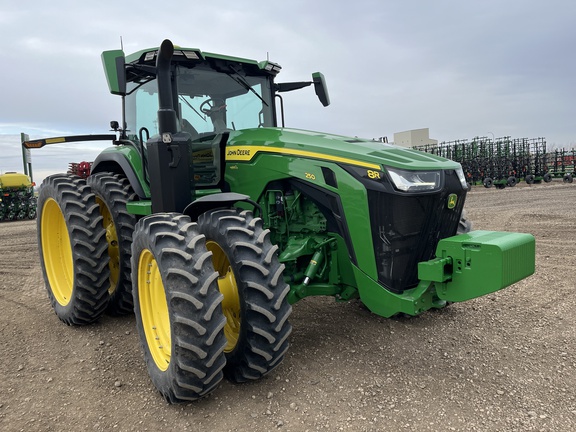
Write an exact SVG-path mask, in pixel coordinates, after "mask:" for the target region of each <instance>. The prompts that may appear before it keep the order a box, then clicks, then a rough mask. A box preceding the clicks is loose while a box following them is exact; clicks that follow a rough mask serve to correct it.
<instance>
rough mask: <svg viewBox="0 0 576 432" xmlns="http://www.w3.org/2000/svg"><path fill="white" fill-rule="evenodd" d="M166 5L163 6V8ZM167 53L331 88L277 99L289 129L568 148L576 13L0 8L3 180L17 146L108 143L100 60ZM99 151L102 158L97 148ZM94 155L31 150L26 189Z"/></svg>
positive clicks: (91, 150)
mask: <svg viewBox="0 0 576 432" xmlns="http://www.w3.org/2000/svg"><path fill="white" fill-rule="evenodd" d="M172 5H174V6H172ZM121 37H122V40H123V44H124V51H125V52H126V53H127V54H128V53H132V52H134V51H137V50H140V49H144V48H147V47H151V46H158V45H159V44H160V42H161V41H162V40H163V39H165V38H169V39H171V40H172V41H173V42H174V44H176V45H180V46H186V47H195V48H200V49H202V50H204V51H210V52H217V53H222V54H229V55H235V56H239V57H247V58H252V59H255V60H264V59H266V58H267V57H269V58H270V60H272V61H274V62H277V63H279V64H280V65H282V67H283V69H282V72H281V73H280V75H279V76H278V81H294V80H307V79H310V74H311V73H312V72H315V71H321V72H323V73H324V75H325V76H326V80H327V83H328V87H329V91H330V98H331V102H332V104H331V105H330V106H329V107H327V108H324V107H322V105H321V104H320V103H319V102H318V100H317V99H316V96H315V94H314V92H313V90H312V89H311V88H306V89H303V90H300V91H298V92H292V93H289V94H286V95H285V98H284V100H285V109H286V123H287V126H290V127H298V128H303V129H310V130H318V131H324V132H331V133H337V134H343V135H351V136H359V137H364V138H376V137H380V136H388V137H389V138H390V139H392V137H393V134H394V132H399V131H404V130H409V129H418V128H430V136H431V138H434V139H438V140H439V141H449V140H454V139H463V138H472V137H474V136H489V137H492V136H493V135H494V136H496V137H499V136H512V137H518V138H520V137H528V138H534V137H545V138H546V140H547V142H548V145H549V147H552V146H555V147H572V146H574V145H576V122H575V114H576V56H575V46H576V1H574V0H547V1H546V2H544V1H532V0H481V1H480V0H434V1H432V0H355V1H344V0H330V1H329V0H317V1H314V0H305V1H304V0H291V1H275V0H268V1H262V0H259V1H253V0H244V1H237V0H236V1H232V0H219V1H205V0H204V1H196V0H188V1H185V2H177V1H176V2H171V1H163V2H148V1H147V2H142V1H132V0H123V1H117V0H115V1H109V0H100V1H98V2H80V1H77V0H74V1H63V0H53V1H51V2H46V1H40V0H28V1H21V2H14V1H11V0H0V54H1V56H2V70H1V72H0V73H1V77H2V79H1V80H0V88H1V98H2V99H1V101H2V103H1V104H0V148H1V151H0V171H1V172H6V171H11V170H18V171H21V170H22V162H21V151H20V146H19V139H20V138H19V133H20V132H26V133H28V134H29V135H30V136H31V137H32V138H37V137H45V136H57V135H63V134H88V133H106V132H108V129H109V122H110V120H120V98H119V97H118V96H113V95H111V94H110V93H108V86H107V84H106V79H105V77H104V73H103V70H102V65H101V61H100V54H101V52H102V51H104V50H109V49H117V48H120V38H121ZM100 147H102V146H100ZM97 152H98V146H97V145H96V146H95V145H94V144H90V145H88V144H76V145H75V144H69V145H68V147H65V148H57V147H56V146H52V147H50V148H49V149H42V150H36V151H33V153H32V157H33V163H34V173H35V180H36V181H37V182H39V181H40V180H41V179H42V178H43V176H45V175H47V174H49V173H51V172H52V173H54V172H62V171H65V170H66V169H67V164H68V162H70V161H77V162H79V161H82V160H93V159H94V157H95V155H96V154H97Z"/></svg>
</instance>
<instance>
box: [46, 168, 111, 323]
mask: <svg viewBox="0 0 576 432" xmlns="http://www.w3.org/2000/svg"><path fill="white" fill-rule="evenodd" d="M37 227H38V248H39V251H40V261H41V266H42V273H43V276H44V281H45V283H46V289H47V291H48V297H49V298H50V302H51V303H52V307H53V308H54V311H55V312H56V315H57V316H58V318H60V319H61V320H62V321H63V322H65V323H66V324H68V325H83V324H90V323H92V322H94V321H96V320H97V319H98V318H99V317H100V316H101V315H102V314H103V313H104V310H105V309H106V305H107V304H108V279H109V277H110V270H109V268H108V255H107V246H108V244H107V242H106V231H105V230H104V228H103V227H102V216H101V215H100V212H99V207H98V204H97V202H96V196H95V195H94V194H93V193H92V192H91V190H90V187H89V186H88V185H86V182H85V181H84V180H83V179H81V178H80V177H77V176H72V175H66V174H56V175H53V176H50V177H47V178H46V179H45V180H44V182H43V183H42V186H41V187H40V192H39V195H38V220H37Z"/></svg>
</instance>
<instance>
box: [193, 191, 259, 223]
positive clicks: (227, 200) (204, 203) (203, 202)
mask: <svg viewBox="0 0 576 432" xmlns="http://www.w3.org/2000/svg"><path fill="white" fill-rule="evenodd" d="M238 202H245V203H248V204H250V205H252V206H254V208H255V209H258V210H259V211H260V214H261V213H262V209H261V208H260V206H259V205H258V203H256V202H255V201H252V200H251V199H250V197H249V196H248V195H244V194H239V193H236V192H222V193H216V194H212V195H206V196H203V197H202V198H198V199H197V200H194V201H192V202H191V203H190V204H188V205H187V206H186V208H185V209H184V214H185V215H188V216H190V219H192V222H196V221H197V220H198V217H199V216H200V215H201V214H202V213H206V212H207V211H208V210H214V209H217V208H232V207H233V206H234V204H236V203H238Z"/></svg>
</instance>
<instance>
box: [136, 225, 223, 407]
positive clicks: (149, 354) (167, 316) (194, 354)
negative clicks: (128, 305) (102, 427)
mask: <svg viewBox="0 0 576 432" xmlns="http://www.w3.org/2000/svg"><path fill="white" fill-rule="evenodd" d="M211 257H212V254H211V253H210V252H209V251H208V250H207V249H206V246H205V240H204V236H203V235H200V233H199V231H198V227H197V225H196V224H195V223H191V222H190V218H189V217H188V216H183V215H179V214H155V215H151V216H148V217H146V218H144V219H141V220H140V221H139V222H138V223H137V224H136V228H135V231H134V241H133V243H132V281H133V297H134V313H135V316H136V326H137V328H138V333H139V336H140V343H141V345H142V349H143V351H144V358H145V360H146V365H147V368H148V373H149V375H150V378H151V380H152V382H153V384H154V386H155V387H156V388H157V389H158V391H159V392H160V393H161V394H162V396H164V398H165V399H166V400H167V401H168V402H170V403H176V402H183V401H193V400H196V399H199V398H201V397H202V396H205V395H207V394H208V393H210V392H211V391H212V390H214V389H215V388H216V386H217V385H218V383H219V382H220V381H221V380H222V378H223V374H222V368H223V367H224V363H225V361H226V359H225V357H224V353H223V352H224V347H225V345H226V339H225V338H224V333H223V328H224V325H225V324H226V320H225V318H224V316H223V315H222V308H221V305H220V304H221V301H222V295H221V294H220V292H219V291H218V283H217V279H218V273H216V272H215V271H214V267H213V266H212V259H211Z"/></svg>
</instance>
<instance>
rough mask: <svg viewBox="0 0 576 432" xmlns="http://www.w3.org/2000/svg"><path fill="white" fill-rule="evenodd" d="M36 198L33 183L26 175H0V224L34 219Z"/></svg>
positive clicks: (9, 173)
mask: <svg viewBox="0 0 576 432" xmlns="http://www.w3.org/2000/svg"><path fill="white" fill-rule="evenodd" d="M35 217H36V197H35V195H34V183H33V182H32V181H31V180H30V177H28V176H27V175H26V174H22V173H17V172H7V173H5V174H0V222H2V221H13V220H25V219H34V218H35Z"/></svg>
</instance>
